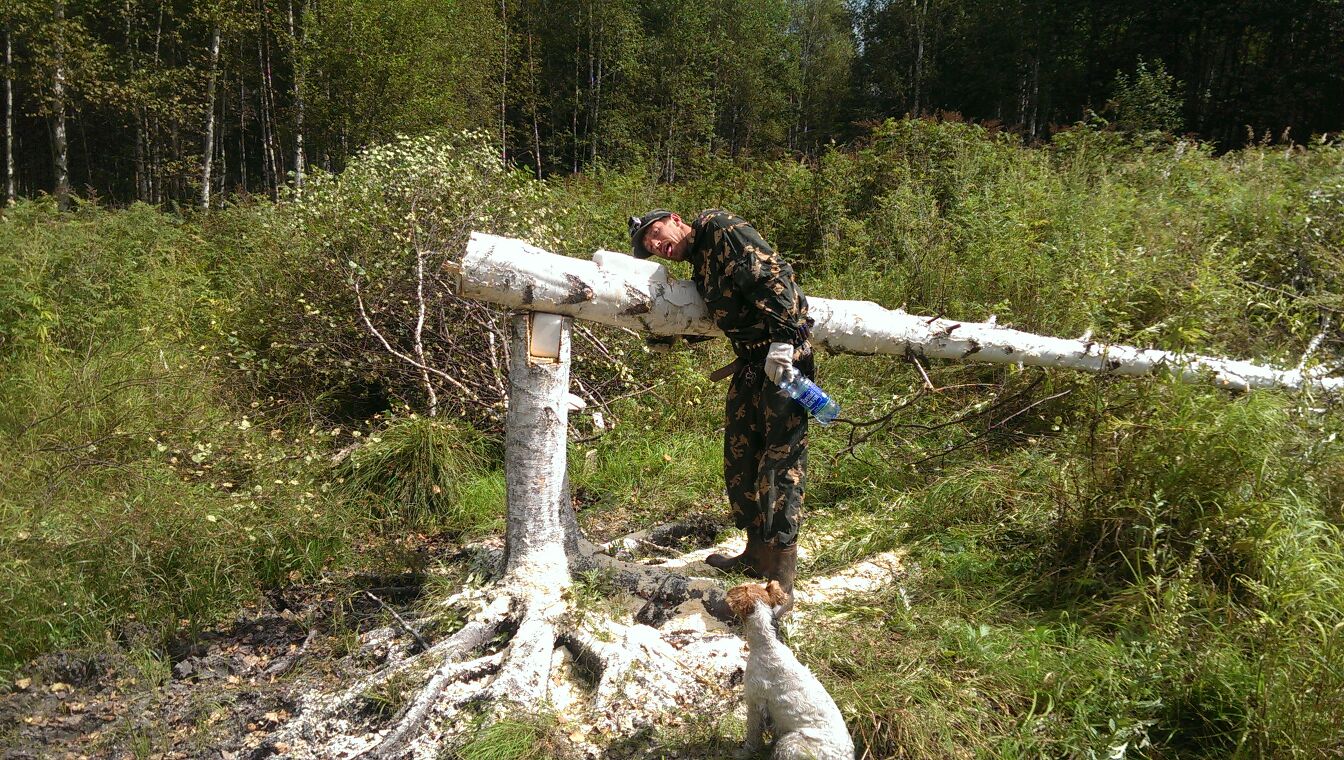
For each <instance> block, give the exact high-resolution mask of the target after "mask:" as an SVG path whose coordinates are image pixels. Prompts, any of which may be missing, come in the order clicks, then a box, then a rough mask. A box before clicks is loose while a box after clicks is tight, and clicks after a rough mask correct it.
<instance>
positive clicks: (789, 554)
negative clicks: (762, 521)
mask: <svg viewBox="0 0 1344 760" xmlns="http://www.w3.org/2000/svg"><path fill="white" fill-rule="evenodd" d="M765 550H766V552H767V553H769V555H770V558H769V560H767V562H766V564H768V565H769V570H768V571H767V572H766V575H765V577H766V578H767V579H768V580H772V581H776V582H778V583H779V588H780V590H781V591H783V592H784V595H785V596H787V597H788V601H787V602H785V603H784V604H783V605H782V606H783V609H781V610H780V611H779V612H780V614H781V615H783V614H785V613H787V612H788V611H789V610H792V609H793V581H794V580H795V579H796V578H797V577H798V544H791V545H789V546H785V547H783V548H781V547H779V546H767V547H766V548H765Z"/></svg>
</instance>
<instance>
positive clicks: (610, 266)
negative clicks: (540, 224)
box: [459, 233, 1344, 392]
mask: <svg viewBox="0 0 1344 760" xmlns="http://www.w3.org/2000/svg"><path fill="white" fill-rule="evenodd" d="M460 278H461V289H460V291H459V292H460V293H461V294H462V295H464V296H466V297H469V298H475V299H478V300H482V301H489V302H491V303H495V304H498V305H500V306H503V307H506V308H521V309H535V310H539V311H547V312H553V313H556V314H563V315H566V316H571V317H575V318H577V319H587V320H591V321H594V322H602V323H604V324H609V325H618V326H621V327H627V328H630V329H634V330H641V331H644V332H648V333H653V334H655V335H688V334H689V335H721V334H722V333H721V332H720V331H719V330H718V328H716V327H715V326H714V324H713V323H712V322H711V321H710V320H709V318H708V312H707V310H706V308H705V303H704V301H703V300H702V299H701V298H700V294H699V293H698V292H697V291H696V289H695V286H694V285H693V284H692V283H691V282H690V281H688V280H676V279H672V278H670V277H669V276H668V273H667V269H666V268H664V267H663V266H662V265H661V264H657V263H655V262H652V261H641V260H639V259H636V258H634V257H632V256H627V255H625V254H621V253H615V252H612V251H598V252H597V253H596V254H594V255H593V260H592V261H584V260H581V259H573V258H569V257H566V256H559V255H556V254H552V253H549V252H547V251H543V250H541V249H539V248H536V247H534V246H531V245H528V244H527V243H524V242H522V241H520V240H513V239H509V238H502V237H497V236H494V235H485V234H482V233H472V236H471V242H470V243H469V244H468V245H467V254H466V257H465V258H464V259H463V261H462V265H461V273H460ZM808 304H809V306H810V310H811V316H812V317H813V318H814V319H815V320H816V326H815V328H814V330H813V334H812V340H813V342H814V343H815V344H818V345H820V346H823V347H825V348H826V349H827V350H829V351H831V352H834V353H851V354H895V355H905V354H906V353H907V352H913V353H914V354H916V355H918V356H921V357H925V358H933V359H958V360H966V361H976V362H987V363H990V364H1018V365H1029V366H1034V367H1057V368H1062V369H1074V370H1083V371H1086V372H1097V373H1109V374H1116V375H1125V376H1132V377H1138V376H1145V375H1153V374H1158V373H1170V374H1172V375H1173V376H1174V377H1176V378H1177V379H1179V380H1181V381H1182V382H1187V383H1211V384H1213V385H1216V386H1218V387H1222V388H1229V389H1235V390H1248V389H1252V388H1275V387H1278V388H1292V389H1301V388H1313V389H1318V390H1323V391H1329V392H1339V391H1342V390H1344V377H1323V376H1321V375H1319V374H1315V373H1312V372H1310V371H1303V370H1296V369H1292V370H1285V369H1277V368H1274V367H1265V366H1260V365H1256V364H1252V363H1250V362H1245V361H1237V360H1234V359H1224V358H1218V357H1209V356H1199V355H1195V354H1185V353H1177V352H1172V351H1160V350H1157V349H1145V348H1135V347H1131V346H1119V345H1108V344H1105V343H1099V342H1096V341H1092V340H1089V339H1087V338H1078V339H1067V338H1053V337H1049V336H1045V335H1036V334H1033V333H1028V332H1023V331H1021V330H1013V329H1009V328H1006V327H999V326H997V325H995V324H993V323H992V322H958V321H955V320H951V319H942V318H929V317H922V316H918V315H914V314H907V313H905V312H904V311H901V310H900V309H887V308H884V307H882V306H880V305H878V304H876V303H873V302H871V301H843V300H838V299H831V298H814V297H809V298H808Z"/></svg>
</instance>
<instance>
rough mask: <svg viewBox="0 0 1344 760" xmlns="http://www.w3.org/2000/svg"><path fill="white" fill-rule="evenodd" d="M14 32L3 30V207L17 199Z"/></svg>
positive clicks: (10, 204)
mask: <svg viewBox="0 0 1344 760" xmlns="http://www.w3.org/2000/svg"><path fill="white" fill-rule="evenodd" d="M13 36H14V32H13V31H12V30H11V29H9V28H8V27H6V29H5V205H7V206H13V205H14V202H15V201H16V200H17V199H18V198H17V194H16V193H15V188H14V75H13V66H14V40H13V39H12V38H13Z"/></svg>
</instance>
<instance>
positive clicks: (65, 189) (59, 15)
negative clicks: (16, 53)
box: [51, 0, 70, 211]
mask: <svg viewBox="0 0 1344 760" xmlns="http://www.w3.org/2000/svg"><path fill="white" fill-rule="evenodd" d="M51 101H52V103H51V108H52V115H51V150H52V164H53V167H52V168H53V169H54V170H55V174H56V207H57V208H59V209H60V210H62V211H67V210H69V208H70V144H69V141H68V140H67V139H66V134H65V2H64V0H61V2H58V3H56V63H55V68H54V70H53V71H52V77H51Z"/></svg>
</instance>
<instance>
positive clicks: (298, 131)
mask: <svg viewBox="0 0 1344 760" xmlns="http://www.w3.org/2000/svg"><path fill="white" fill-rule="evenodd" d="M289 43H290V45H291V46H292V47H291V50H292V52H293V57H294V189H295V190H299V191H302V190H303V173H304V168H305V165H306V159H305V157H304V154H303V121H304V104H303V73H304V72H303V59H302V49H301V45H300V44H299V35H298V26H297V24H295V21H294V0H290V3H289Z"/></svg>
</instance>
